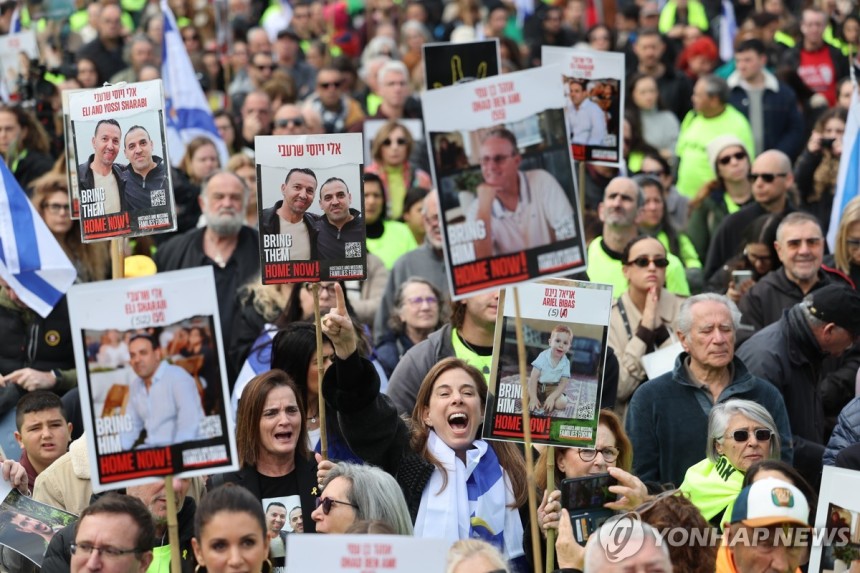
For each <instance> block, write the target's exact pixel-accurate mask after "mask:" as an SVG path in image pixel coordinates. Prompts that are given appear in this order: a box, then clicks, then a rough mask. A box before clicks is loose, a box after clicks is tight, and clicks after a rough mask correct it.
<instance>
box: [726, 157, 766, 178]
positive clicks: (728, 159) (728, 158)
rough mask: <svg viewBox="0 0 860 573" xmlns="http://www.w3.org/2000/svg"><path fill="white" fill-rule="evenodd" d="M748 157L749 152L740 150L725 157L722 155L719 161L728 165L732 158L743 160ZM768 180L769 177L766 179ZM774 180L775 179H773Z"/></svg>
mask: <svg viewBox="0 0 860 573" xmlns="http://www.w3.org/2000/svg"><path fill="white" fill-rule="evenodd" d="M746 158H747V154H746V153H744V152H743V151H738V152H737V153H732V154H731V155H726V156H725V157H720V158H719V159H718V160H717V161H719V163H720V165H728V164H729V163H731V162H732V159H736V160H738V161H743V160H744V159H746ZM765 181H767V179H765ZM771 181H773V179H771Z"/></svg>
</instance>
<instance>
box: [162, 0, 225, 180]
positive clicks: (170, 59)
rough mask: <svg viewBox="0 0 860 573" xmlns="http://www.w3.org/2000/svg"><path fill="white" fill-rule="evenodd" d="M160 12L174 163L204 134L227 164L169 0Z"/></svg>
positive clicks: (167, 115) (170, 147)
mask: <svg viewBox="0 0 860 573" xmlns="http://www.w3.org/2000/svg"><path fill="white" fill-rule="evenodd" d="M161 11H162V12H163V13H164V41H163V42H162V44H161V46H162V54H161V55H162V58H161V79H162V81H163V82H164V101H165V107H166V109H165V112H166V113H165V122H166V123H167V146H168V148H169V149H170V160H171V163H173V165H174V167H175V166H177V165H179V162H180V161H182V156H183V155H185V145H186V144H187V143H188V142H190V141H191V140H192V139H194V138H195V137H200V136H203V137H208V138H209V139H211V140H212V141H213V142H214V143H215V147H216V148H217V149H218V154H219V155H220V156H221V166H222V167H223V166H226V165H227V159H229V157H228V156H227V146H226V145H224V142H223V141H222V140H221V136H220V135H218V129H217V128H216V127H215V120H214V119H213V118H212V110H211V109H209V102H208V101H206V95H205V94H204V93H203V88H201V87H200V82H199V81H197V72H195V71H194V66H192V65H191V58H189V57H188V51H187V50H186V49H185V44H183V43H182V35H181V34H180V33H179V26H177V25H176V18H174V16H173V12H171V11H170V7H169V6H168V4H167V0H161Z"/></svg>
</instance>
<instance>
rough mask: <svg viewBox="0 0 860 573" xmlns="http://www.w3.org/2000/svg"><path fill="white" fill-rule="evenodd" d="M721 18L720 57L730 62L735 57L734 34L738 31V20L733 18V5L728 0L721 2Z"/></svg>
mask: <svg viewBox="0 0 860 573" xmlns="http://www.w3.org/2000/svg"><path fill="white" fill-rule="evenodd" d="M722 11H723V14H722V16H723V17H722V19H721V20H720V59H721V60H722V61H724V62H730V61H732V60H733V59H734V57H735V36H736V35H737V33H738V22H737V20H736V19H735V7H734V6H732V3H731V2H730V1H729V0H723V2H722Z"/></svg>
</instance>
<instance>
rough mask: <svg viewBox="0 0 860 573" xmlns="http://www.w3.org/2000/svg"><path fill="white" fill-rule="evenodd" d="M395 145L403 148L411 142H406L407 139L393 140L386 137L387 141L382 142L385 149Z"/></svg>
mask: <svg viewBox="0 0 860 573" xmlns="http://www.w3.org/2000/svg"><path fill="white" fill-rule="evenodd" d="M395 143H396V144H397V145H399V146H400V147H403V146H404V145H406V144H407V143H409V142H408V141H406V138H405V137H398V138H397V139H391V138H390V137H386V138H385V139H383V140H382V146H383V147H389V146H391V145H394V144H395Z"/></svg>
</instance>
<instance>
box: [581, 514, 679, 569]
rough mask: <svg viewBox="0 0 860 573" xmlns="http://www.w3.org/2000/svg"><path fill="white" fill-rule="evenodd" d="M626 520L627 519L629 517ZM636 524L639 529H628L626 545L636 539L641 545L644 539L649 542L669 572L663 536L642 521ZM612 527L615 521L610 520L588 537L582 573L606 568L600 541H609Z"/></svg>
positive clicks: (669, 560)
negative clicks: (661, 557) (628, 535)
mask: <svg viewBox="0 0 860 573" xmlns="http://www.w3.org/2000/svg"><path fill="white" fill-rule="evenodd" d="M627 519H629V517H628V518H627ZM636 523H637V524H638V525H639V526H640V527H632V528H631V529H630V537H629V538H628V539H627V543H630V542H631V541H636V540H637V539H638V540H641V541H642V544H641V545H644V542H645V540H646V539H647V540H650V542H651V543H653V544H654V546H655V547H656V548H657V549H659V550H660V553H661V555H662V556H663V558H664V559H665V560H666V564H667V565H668V566H669V567H668V570H669V571H670V572H671V571H672V558H671V556H670V555H669V545H668V544H667V543H665V542H664V541H663V536H662V535H660V532H659V531H657V529H656V528H654V527H652V526H650V525H648V524H647V523H645V522H643V521H638V520H637V521H636ZM614 525H615V519H610V520H609V521H607V522H606V523H604V524H603V525H601V526H600V529H598V530H597V535H592V536H591V537H589V539H588V543H587V544H586V545H585V569H584V573H600V571H603V570H604V569H605V568H606V565H607V563H606V550H605V549H604V547H603V545H602V544H601V543H600V539H601V538H603V539H611V538H612V536H613V533H612V528H613V526H614ZM637 554H638V552H637V553H634V554H633V556H635V555H637Z"/></svg>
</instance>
